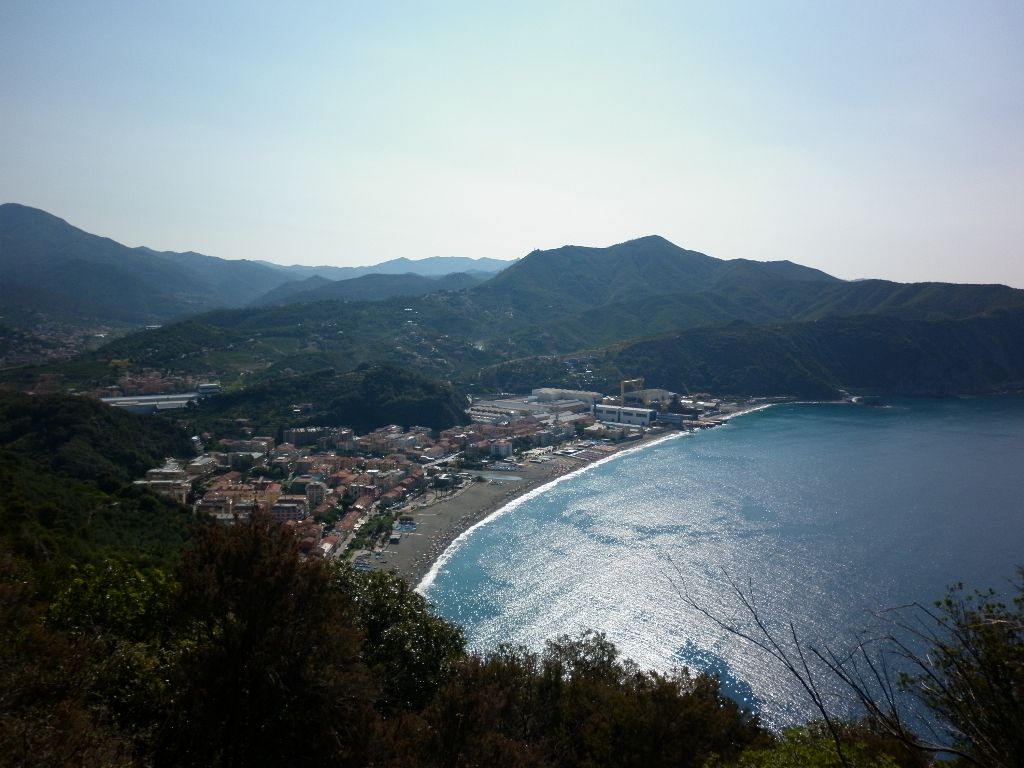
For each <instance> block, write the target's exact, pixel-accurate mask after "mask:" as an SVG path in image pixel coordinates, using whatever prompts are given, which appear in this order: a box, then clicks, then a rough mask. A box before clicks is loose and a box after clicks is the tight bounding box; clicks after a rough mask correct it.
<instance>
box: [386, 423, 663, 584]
mask: <svg viewBox="0 0 1024 768" xmlns="http://www.w3.org/2000/svg"><path fill="white" fill-rule="evenodd" d="M678 434H679V433H678V432H667V433H666V432H657V433H651V434H649V435H646V436H645V437H644V438H642V439H640V440H630V441H627V442H624V443H618V444H614V445H608V446H601V447H600V448H597V449H595V450H592V451H591V452H590V453H589V455H588V457H587V458H574V457H568V456H560V455H553V456H552V457H551V458H550V459H549V460H548V461H545V462H544V463H540V464H536V463H532V462H525V463H524V464H521V465H519V466H518V467H516V468H515V469H513V470H511V471H508V472H487V473H484V474H485V475H486V476H487V477H488V478H490V479H489V480H485V481H483V482H480V481H477V482H473V483H470V484H469V485H467V486H466V487H464V488H461V489H459V490H458V491H456V492H454V493H452V494H450V495H446V496H441V497H438V498H437V499H436V500H434V499H433V492H428V493H427V495H426V500H421V501H418V502H416V503H414V504H412V505H410V506H409V507H407V508H405V509H403V510H402V513H403V514H408V515H411V516H412V518H413V521H414V522H415V523H416V530H415V531H412V532H410V533H405V534H403V535H402V539H401V541H400V542H399V543H398V544H390V545H388V546H387V547H386V548H385V549H384V550H383V553H382V556H381V557H379V558H371V560H370V563H371V567H372V568H375V569H382V570H389V571H395V572H396V573H398V574H399V575H400V576H401V577H402V578H403V579H405V580H406V581H407V582H408V583H409V584H410V585H412V586H416V585H417V584H419V582H420V581H421V580H422V579H423V577H424V576H425V575H426V574H427V573H428V572H429V571H430V568H431V566H433V564H434V562H435V561H436V560H437V559H438V558H439V557H440V556H441V553H443V552H444V551H445V550H446V549H447V548H448V546H449V545H450V544H451V543H452V542H453V541H455V539H456V538H458V536H459V535H460V534H461V533H462V532H463V531H465V530H467V529H468V528H470V527H471V526H472V525H474V524H475V523H477V522H479V521H480V520H483V519H484V518H485V517H487V516H488V515H490V514H492V513H493V512H496V511H497V510H498V509H500V508H501V507H503V506H504V505H505V504H508V503H509V502H510V501H513V500H514V499H516V498H518V497H519V496H522V495H523V494H525V493H528V492H529V491H531V490H533V489H534V488H537V487H539V486H541V485H544V484H545V483H548V482H550V481H552V480H554V479H556V478H558V477H561V476H562V475H566V474H569V473H570V472H575V471H576V470H578V469H581V468H583V467H585V466H588V465H590V464H592V463H594V462H595V461H599V460H600V459H602V458H605V457H607V456H611V455H614V454H616V453H619V452H621V451H623V450H628V449H630V448H636V447H637V446H640V445H644V444H647V443H650V442H653V441H655V440H659V439H663V438H665V437H667V436H669V435H678Z"/></svg>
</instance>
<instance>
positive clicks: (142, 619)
mask: <svg viewBox="0 0 1024 768" xmlns="http://www.w3.org/2000/svg"><path fill="white" fill-rule="evenodd" d="M170 593H171V587H170V583H169V581H168V579H167V576H166V574H165V573H163V572H162V571H160V570H158V569H150V570H148V571H145V572H144V571H141V570H140V569H138V568H135V567H133V566H132V565H130V564H128V563H126V562H124V561H123V560H115V559H108V560H104V561H103V562H102V563H101V564H99V565H98V566H95V565H93V564H91V563H87V564H86V565H84V566H81V567H79V566H74V565H73V566H71V569H70V573H69V576H68V580H67V583H66V584H65V585H64V587H63V589H62V590H61V591H60V592H59V593H58V594H57V595H56V597H55V598H54V599H53V602H51V603H50V609H49V612H48V616H47V621H48V623H49V624H50V626H53V627H56V628H58V629H61V630H63V631H65V632H69V633H71V634H76V635H80V634H86V633H89V632H92V631H95V630H100V631H102V632H104V633H107V632H113V633H116V634H117V635H118V636H119V637H123V638H126V639H132V640H143V639H148V638H152V637H154V636H155V635H156V634H157V630H158V628H159V625H160V622H161V621H162V620H163V619H164V617H165V615H166V612H167V601H168V598H169V596H170Z"/></svg>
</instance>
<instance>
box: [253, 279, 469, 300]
mask: <svg viewBox="0 0 1024 768" xmlns="http://www.w3.org/2000/svg"><path fill="white" fill-rule="evenodd" d="M486 276H487V275H486V274H478V275H471V274H467V273H465V272H455V273H452V274H449V275H438V276H436V277H435V276H430V275H417V274H416V273H414V272H407V273H405V274H403V275H387V274H369V275H363V276H361V277H353V278H351V279H349V280H324V279H323V278H321V277H318V276H313V277H311V278H307V279H306V280H301V281H297V282H291V283H285V284H284V285H282V286H280V287H278V288H275V289H274V290H272V291H270V292H268V293H266V294H264V295H263V296H260V297H259V298H257V299H255V300H253V301H252V302H251V305H252V306H254V307H261V306H274V305H278V304H297V303H308V302H312V301H380V300H381V299H390V298H392V297H394V296H422V295H423V294H425V293H433V292H434V291H458V290H462V289H464V288H471V287H473V286H474V285H477V284H478V283H480V282H481V280H483V279H484V278H485V277H486Z"/></svg>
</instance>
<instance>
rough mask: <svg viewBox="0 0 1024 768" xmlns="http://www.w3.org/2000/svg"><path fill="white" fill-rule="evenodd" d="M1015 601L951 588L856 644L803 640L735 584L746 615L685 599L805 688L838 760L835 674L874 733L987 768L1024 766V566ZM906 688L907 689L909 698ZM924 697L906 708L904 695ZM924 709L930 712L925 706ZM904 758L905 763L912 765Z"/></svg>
mask: <svg viewBox="0 0 1024 768" xmlns="http://www.w3.org/2000/svg"><path fill="white" fill-rule="evenodd" d="M1018 576H1019V579H1020V583H1019V584H1018V585H1017V588H1016V591H1017V594H1016V596H1015V598H1014V600H1013V606H1012V607H1008V606H1007V605H1006V604H1005V603H1002V602H999V601H998V600H996V599H995V593H994V592H992V591H987V592H974V593H971V594H967V593H965V592H964V590H963V586H962V585H956V586H955V587H952V588H951V589H950V590H949V591H948V593H947V595H946V597H945V599H943V600H941V601H939V602H937V603H936V604H935V605H934V606H933V607H931V608H928V607H926V606H923V605H921V604H918V603H914V604H911V605H908V606H903V607H901V608H898V609H895V610H894V611H891V612H889V614H888V615H889V619H890V628H889V630H888V631H887V632H886V633H884V634H882V635H880V636H868V635H862V636H859V637H858V638H856V640H855V642H854V643H853V646H852V648H850V649H848V650H845V651H839V650H837V649H835V648H813V647H807V646H805V645H804V644H803V643H802V642H801V641H800V638H799V636H798V633H797V631H796V628H795V627H794V626H793V625H792V624H789V625H787V626H786V627H785V628H783V629H778V628H774V627H772V626H769V624H768V623H767V621H766V620H765V618H764V617H763V616H761V615H760V613H759V611H758V609H757V606H756V604H755V602H754V599H753V596H752V589H748V591H747V592H744V591H743V590H741V589H740V588H739V587H738V586H737V585H736V584H735V583H733V582H730V586H731V587H732V589H733V592H734V594H735V595H736V597H737V599H738V601H739V604H740V606H741V609H742V611H743V612H744V613H745V615H746V621H738V620H725V619H722V618H721V617H719V616H716V615H714V614H713V613H712V612H711V611H709V610H708V609H707V608H706V607H704V606H703V605H701V603H700V602H699V601H698V600H696V599H694V598H693V597H692V596H690V595H689V594H688V593H686V591H685V589H680V590H679V593H680V595H681V597H682V598H683V600H684V602H686V603H687V604H688V605H690V606H691V607H692V608H694V609H696V610H697V611H698V612H699V613H701V614H703V615H704V616H706V617H708V618H709V619H711V620H712V621H713V622H715V623H716V624H717V625H718V626H720V627H722V628H723V629H725V630H726V631H728V632H731V633H732V634H734V635H736V636H737V637H740V638H742V639H744V640H747V641H748V642H751V643H753V644H754V645H755V646H757V647H758V648H760V649H761V650H762V651H764V652H765V653H766V654H767V655H769V656H771V657H772V658H774V659H775V660H776V661H778V662H779V663H780V664H781V665H782V667H783V668H784V669H785V670H786V671H787V672H788V673H789V674H790V675H792V676H793V677H794V678H795V679H796V680H797V681H798V682H799V684H800V685H801V686H802V687H803V689H804V690H805V692H806V693H807V695H808V697H809V698H810V699H811V701H812V702H813V704H814V706H815V707H816V708H817V710H818V711H819V713H820V714H821V716H822V722H823V726H824V728H825V730H826V731H827V732H828V733H829V735H830V736H831V738H832V740H833V743H834V746H835V751H836V755H837V758H838V760H839V763H840V764H841V765H843V766H849V765H852V764H853V763H852V762H850V759H849V754H848V753H849V749H844V738H843V732H844V728H847V727H848V726H847V725H846V724H844V723H843V722H841V721H840V719H839V718H837V717H836V716H835V715H834V713H833V709H832V707H831V706H830V702H829V701H828V700H827V699H826V697H825V695H824V694H823V693H822V688H821V681H822V679H823V678H822V675H823V674H830V675H832V676H833V678H834V679H835V680H838V681H839V682H840V683H841V684H842V685H843V686H844V688H845V690H846V691H848V692H849V693H851V694H852V695H853V698H854V699H855V701H856V702H858V703H859V704H860V705H861V706H862V708H863V710H864V712H865V713H866V720H865V722H866V723H867V724H868V725H869V726H870V729H869V730H870V731H871V732H872V733H881V734H886V735H888V736H891V737H894V738H895V739H897V740H898V741H899V742H900V743H901V744H903V745H905V746H908V747H912V748H914V749H916V750H919V751H920V752H922V753H944V754H946V755H949V756H953V757H955V758H957V759H958V760H960V761H961V762H963V763H968V764H971V765H978V766H985V767H986V768H1012V767H1013V766H1020V765H1024V730H1022V729H1021V727H1020V724H1021V723H1024V570H1022V571H1021V572H1020V573H1019V574H1018ZM903 694H906V695H903ZM908 696H909V698H910V699H911V700H912V701H913V702H916V703H917V707H916V710H915V707H914V705H913V704H911V705H910V706H908V702H907V701H906V699H907V697H908ZM922 710H923V713H922ZM908 760H909V758H906V757H904V759H903V760H902V761H901V764H908V762H907V761H908Z"/></svg>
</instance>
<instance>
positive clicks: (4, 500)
mask: <svg viewBox="0 0 1024 768" xmlns="http://www.w3.org/2000/svg"><path fill="white" fill-rule="evenodd" d="M192 453H193V451H192V446H191V442H190V441H189V439H188V437H187V436H186V435H185V434H184V433H183V432H181V430H180V429H179V428H177V427H176V426H174V425H173V424H171V423H169V422H166V421H164V420H162V419H158V418H156V417H143V416H136V415H134V414H130V413H125V412H123V411H118V410H116V409H114V408H111V407H109V406H106V405H103V404H102V403H100V402H97V401H95V400H91V399H88V398H82V397H65V396H47V397H30V396H28V395H22V394H19V393H13V392H0V487H2V488H3V489H4V491H3V493H2V494H0V541H2V543H3V546H4V547H5V548H6V549H7V551H9V552H13V553H15V554H19V555H21V556H25V557H29V558H31V559H33V560H36V561H38V562H39V563H40V568H41V570H42V572H44V573H46V574H51V575H52V574H56V573H59V572H60V571H61V569H62V568H65V567H66V566H67V564H68V563H74V562H78V563H81V562H96V561H98V560H100V559H102V558H103V557H107V556H110V555H117V556H119V557H130V558H132V559H134V560H136V561H137V562H140V563H149V564H153V563H165V562H168V561H169V560H170V559H172V558H173V557H175V556H176V554H177V552H178V550H179V549H180V547H181V545H182V543H183V542H184V541H185V540H186V538H187V535H188V526H189V524H190V521H191V513H190V512H189V510H187V509H185V508H184V507H181V506H179V505H177V504H175V503H173V502H170V501H168V500H167V499H164V498H162V497H159V496H155V495H153V494H151V493H149V492H148V491H139V490H137V489H136V488H135V487H133V486H132V485H131V481H132V480H133V479H136V478H139V477H141V476H142V475H143V474H144V473H145V471H146V470H147V469H149V468H151V467H154V466H159V465H161V464H163V462H164V459H165V458H166V457H168V456H181V457H188V456H190V455H192Z"/></svg>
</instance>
